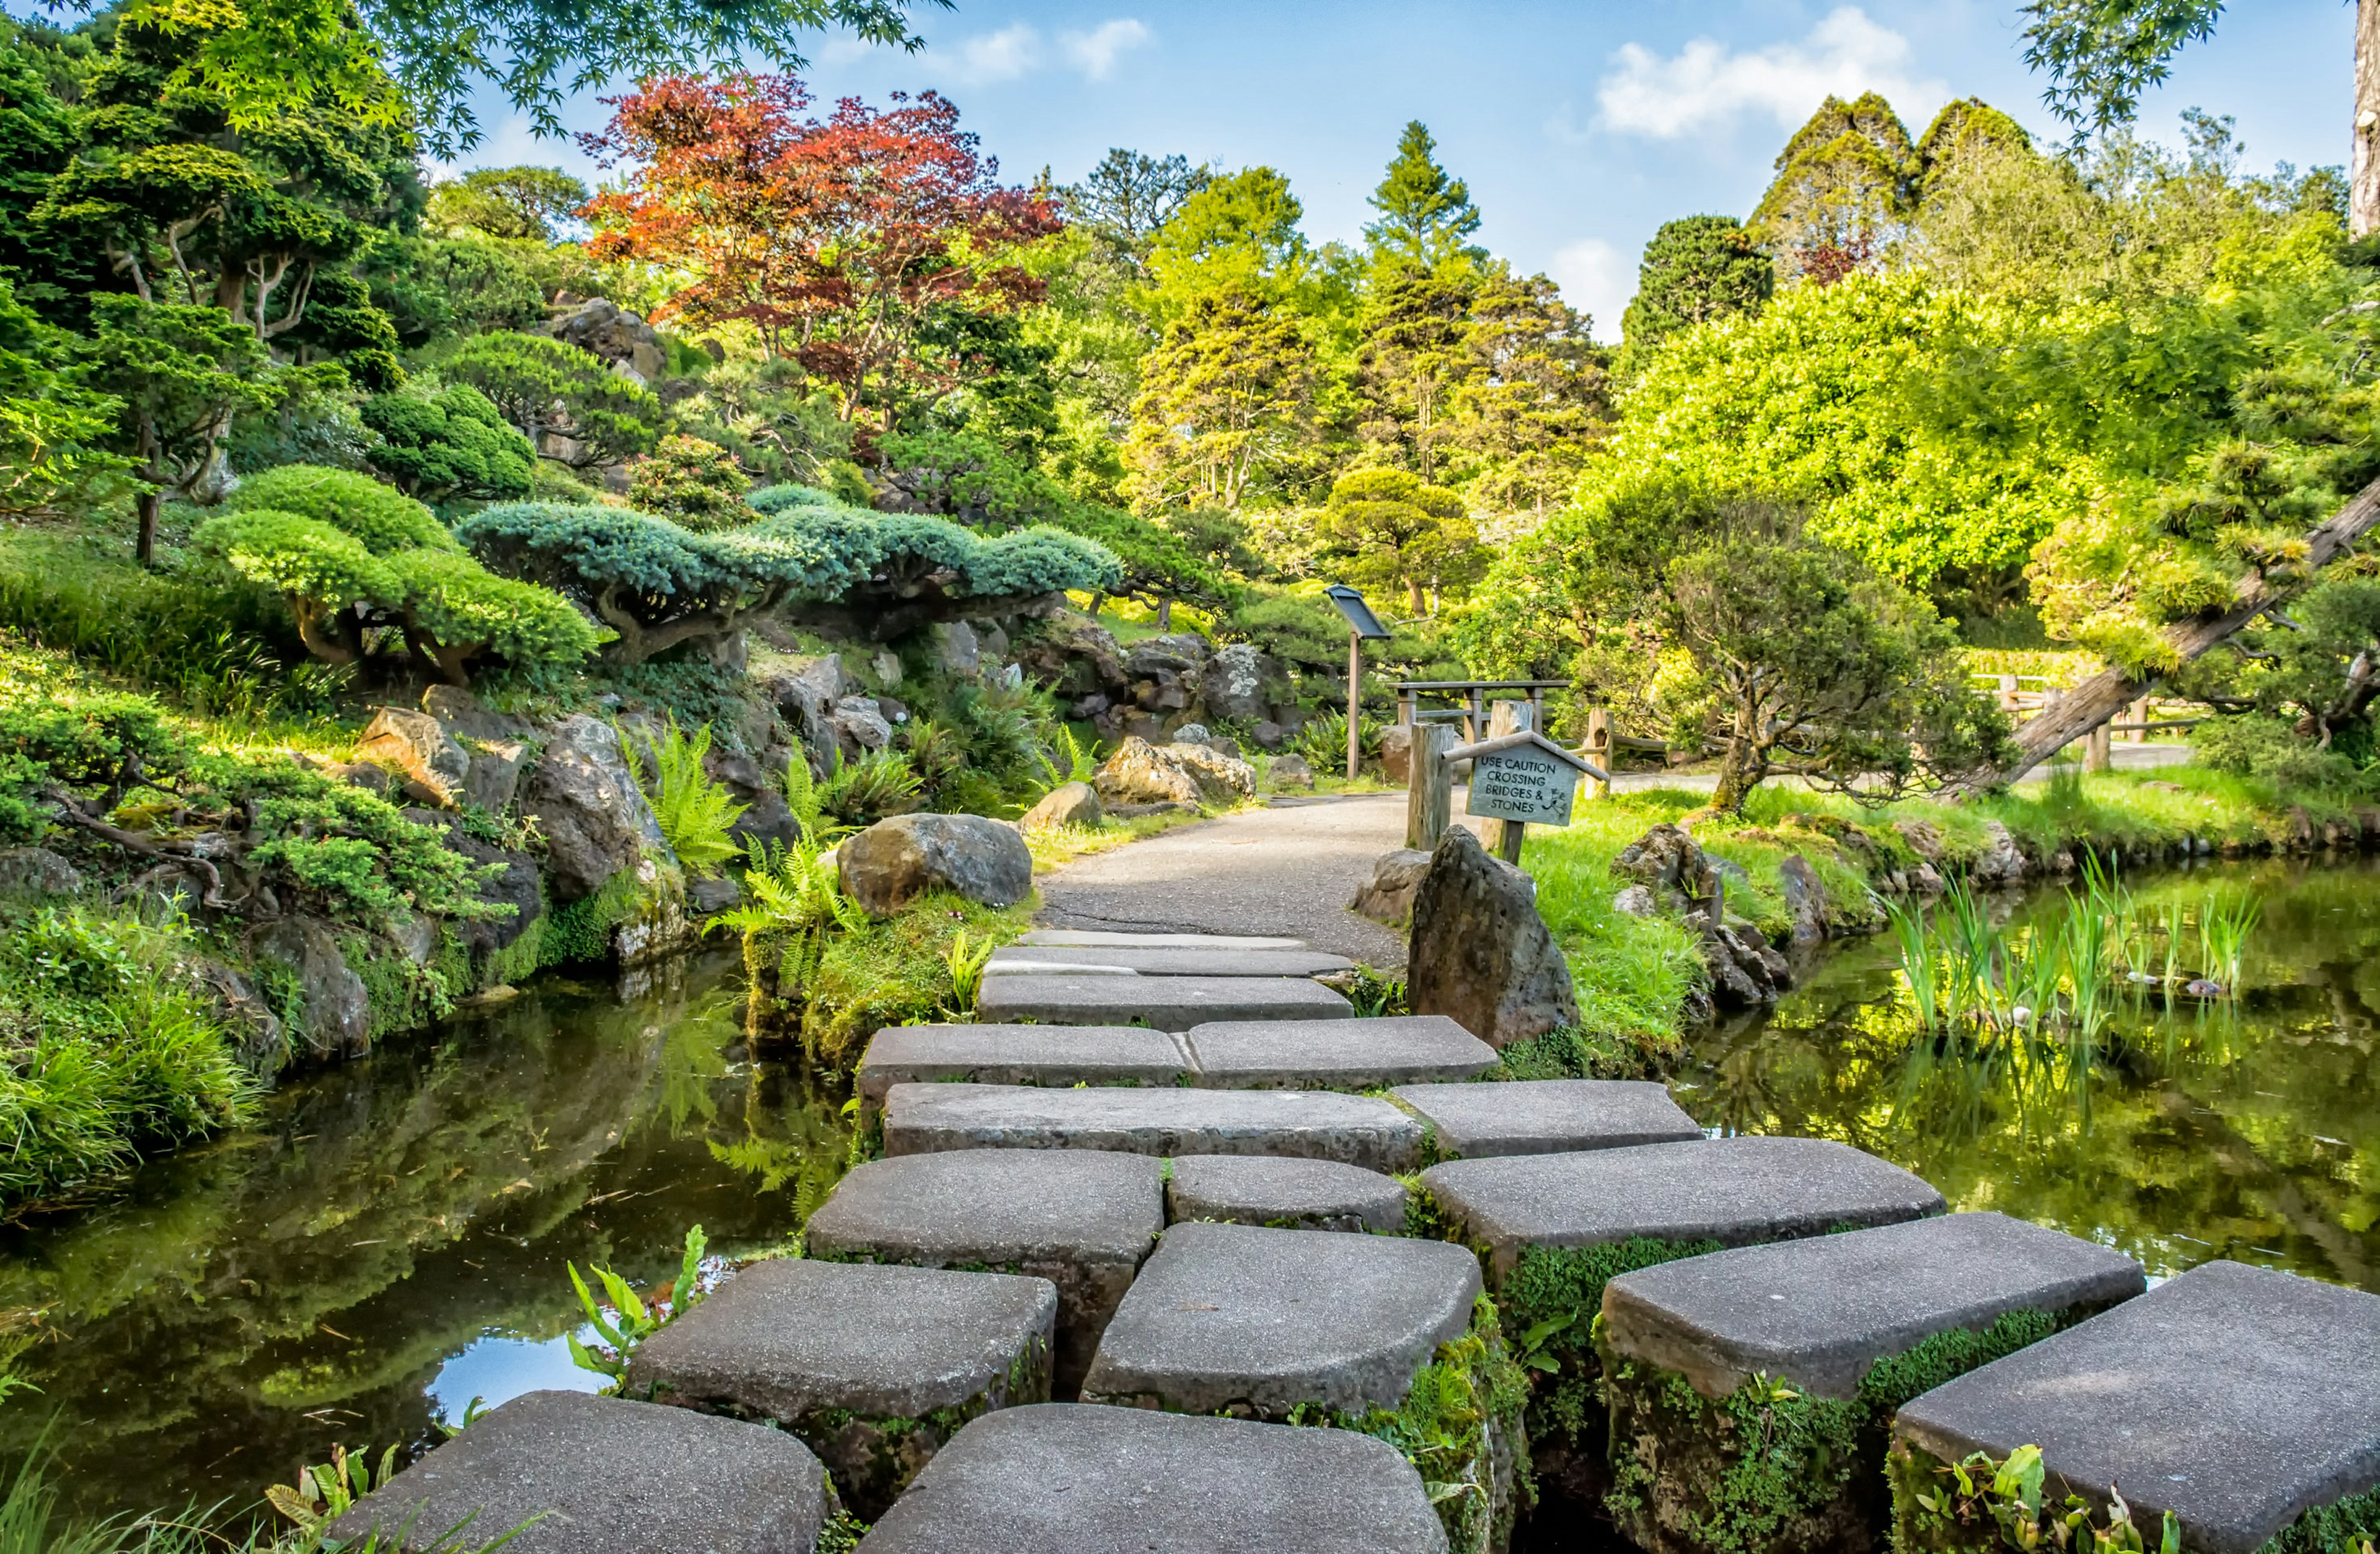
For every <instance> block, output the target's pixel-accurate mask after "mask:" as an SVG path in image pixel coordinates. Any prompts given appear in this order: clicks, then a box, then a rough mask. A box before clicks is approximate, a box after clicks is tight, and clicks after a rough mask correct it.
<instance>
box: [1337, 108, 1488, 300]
mask: <svg viewBox="0 0 2380 1554" xmlns="http://www.w3.org/2000/svg"><path fill="white" fill-rule="evenodd" d="M1371 205H1372V209H1374V210H1376V211H1378V212H1380V219H1379V220H1378V221H1375V222H1372V223H1369V224H1368V225H1366V226H1365V228H1364V238H1365V241H1366V242H1367V243H1369V244H1370V245H1371V247H1372V255H1373V260H1374V262H1375V263H1376V264H1377V265H1379V266H1381V267H1383V268H1387V269H1390V270H1395V269H1419V270H1427V271H1435V270H1439V269H1441V268H1444V267H1445V266H1448V265H1450V264H1463V263H1476V262H1477V261H1481V260H1484V259H1486V258H1487V257H1488V251H1487V250H1486V249H1481V248H1478V247H1475V246H1474V245H1473V244H1471V243H1469V242H1468V241H1466V239H1468V238H1469V237H1470V236H1471V235H1472V234H1473V233H1475V232H1476V231H1478V230H1479V211H1478V208H1477V207H1476V206H1475V205H1473V204H1472V203H1471V189H1470V186H1468V185H1467V184H1465V183H1464V182H1463V180H1462V179H1461V178H1454V177H1449V176H1447V172H1446V169H1445V168H1443V167H1441V166H1439V163H1438V142H1437V140H1434V139H1432V138H1431V136H1430V133H1429V130H1428V128H1427V127H1426V126H1424V125H1423V123H1422V122H1421V121H1420V120H1419V119H1415V120H1413V121H1412V122H1411V123H1409V124H1407V125H1406V126H1405V127H1404V133H1403V134H1402V135H1400V136H1399V137H1398V138H1397V154H1396V155H1395V156H1394V157H1393V158H1391V159H1390V163H1389V171H1388V176H1386V177H1384V178H1382V179H1381V180H1380V186H1379V188H1376V189H1374V190H1373V191H1372V196H1371Z"/></svg>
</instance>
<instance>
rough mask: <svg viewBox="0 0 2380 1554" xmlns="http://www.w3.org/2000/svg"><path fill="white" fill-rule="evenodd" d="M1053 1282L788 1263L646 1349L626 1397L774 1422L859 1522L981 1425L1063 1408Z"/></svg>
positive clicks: (735, 1288) (737, 1281)
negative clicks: (1053, 1399) (1005, 1415)
mask: <svg viewBox="0 0 2380 1554" xmlns="http://www.w3.org/2000/svg"><path fill="white" fill-rule="evenodd" d="M1057 1318H1058V1290H1057V1286H1055V1285H1053V1284H1051V1283H1050V1281H1048V1280H1046V1279H1019V1278H1015V1277H1013V1276H1011V1275H1008V1274H1002V1273H953V1272H946V1271H943V1270H941V1269H920V1268H881V1267H871V1266H866V1265H858V1264H851V1263H826V1262H817V1261H812V1260H809V1259H807V1258H794V1257H785V1258H776V1259H772V1260H771V1261H767V1262H760V1263H755V1264H753V1265H752V1266H751V1267H749V1268H747V1269H744V1270H742V1271H741V1272H739V1273H737V1274H736V1275H735V1277H733V1278H731V1279H729V1280H728V1281H726V1282H725V1283H723V1284H722V1285H721V1286H720V1287H719V1288H718V1289H717V1290H715V1291H713V1292H712V1293H711V1294H710V1298H709V1299H707V1300H705V1301H704V1302H703V1303H702V1304H701V1305H698V1306H696V1307H695V1308H694V1309H693V1310H692V1311H689V1312H687V1313H686V1315H685V1316H684V1317H679V1318H678V1319H677V1320H676V1321H674V1322H672V1323H671V1324H670V1325H669V1326H668V1327H666V1328H663V1329H662V1330H661V1331H660V1332H657V1333H655V1334H654V1335H653V1336H652V1337H650V1338H649V1339H647V1340H646V1341H645V1342H643V1343H641V1344H639V1345H637V1351H636V1354H635V1355H634V1356H633V1357H632V1358H631V1359H630V1360H629V1362H628V1375H627V1383H626V1388H625V1392H626V1395H627V1396H630V1397H637V1398H650V1399H651V1400H652V1401H653V1402H665V1403H674V1404H676V1405H678V1406H680V1407H685V1408H698V1409H701V1410H703V1411H704V1412H706V1413H710V1414H728V1415H730V1416H732V1417H735V1418H739V1419H755V1420H773V1421H774V1422H775V1423H777V1424H779V1425H782V1426H783V1427H785V1428H786V1429H788V1430H790V1431H792V1432H793V1433H794V1435H795V1436H796V1437H798V1438H799V1439H801V1440H802V1442H803V1443H804V1444H805V1445H807V1446H808V1447H809V1449H810V1450H811V1451H815V1452H817V1453H818V1455H819V1458H820V1461H822V1462H824V1463H826V1466H827V1470H828V1471H829V1472H831V1473H832V1474H833V1475H834V1484H835V1488H836V1489H837V1491H838V1492H840V1494H841V1495H842V1497H843V1499H844V1503H845V1504H846V1505H848V1506H850V1508H851V1510H852V1512H853V1514H854V1515H856V1516H857V1517H858V1518H859V1519H860V1520H861V1521H863V1522H872V1521H874V1520H875V1519H876V1518H877V1517H879V1516H881V1515H882V1514H884V1512H885V1510H886V1509H887V1508H888V1507H890V1506H891V1505H892V1501H893V1499H894V1498H895V1497H896V1496H898V1495H899V1494H900V1492H901V1490H902V1489H903V1488H905V1487H906V1486H907V1485H908V1483H909V1481H910V1480H911V1479H912V1478H915V1477H916V1476H917V1470H918V1469H920V1468H922V1467H924V1466H925V1465H926V1463H928V1462H929V1460H931V1458H932V1457H933V1454H934V1452H935V1451H938V1450H939V1449H941V1446H942V1445H943V1444H944V1443H945V1442H947V1441H948V1440H949V1439H950V1438H951V1437H952V1436H953V1435H954V1434H956V1433H957V1431H958V1430H959V1428H960V1427H962V1426H964V1425H965V1423H966V1422H967V1421H968V1420H970V1419H973V1418H976V1417H977V1416H978V1415H980V1414H989V1413H990V1412H991V1411H992V1410H994V1409H999V1408H1010V1407H1014V1406H1015V1405H1017V1404H1019V1403H1029V1402H1049V1401H1050V1353H1051V1343H1052V1341H1053V1339H1054V1337H1055V1334H1056V1331H1057Z"/></svg>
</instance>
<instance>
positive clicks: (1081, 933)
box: [1016, 929, 1305, 950]
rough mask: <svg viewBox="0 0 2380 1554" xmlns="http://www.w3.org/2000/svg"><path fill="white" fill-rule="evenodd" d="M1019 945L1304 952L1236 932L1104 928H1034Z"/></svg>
mask: <svg viewBox="0 0 2380 1554" xmlns="http://www.w3.org/2000/svg"><path fill="white" fill-rule="evenodd" d="M1016 942H1017V943H1019V944H1078V945H1085V946H1088V945H1103V946H1109V947H1112V948H1120V949H1125V950H1161V949H1176V950H1303V949H1305V941H1304V940H1303V939H1268V938H1264V937H1262V936H1259V935H1252V934H1236V933H1115V932H1111V931H1110V930H1108V929H1029V930H1027V931H1026V932H1025V933H1022V934H1020V935H1018V936H1017V940H1016Z"/></svg>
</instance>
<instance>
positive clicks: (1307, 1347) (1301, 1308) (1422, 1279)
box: [1083, 1223, 1479, 1419]
mask: <svg viewBox="0 0 2380 1554" xmlns="http://www.w3.org/2000/svg"><path fill="white" fill-rule="evenodd" d="M1478 1295H1479V1264H1478V1261H1477V1259H1475V1258H1474V1257H1472V1256H1471V1255H1470V1254H1469V1253H1467V1252H1465V1251H1463V1248H1461V1247H1459V1246H1450V1245H1448V1244H1446V1243H1444V1242H1442V1241H1407V1240H1404V1239H1403V1238H1401V1237H1395V1236H1375V1235H1342V1234H1337V1233H1334V1232H1330V1231H1291V1230H1269V1229H1263V1228H1260V1227H1257V1226H1255V1225H1219V1224H1203V1223H1191V1224H1177V1225H1175V1226H1174V1227H1173V1228H1172V1230H1169V1231H1167V1232H1165V1238H1164V1240H1163V1242H1162V1243H1161V1244H1160V1245H1159V1247H1158V1249H1157V1255H1156V1256H1155V1257H1151V1258H1149V1259H1148V1264H1147V1267H1146V1268H1144V1269H1141V1273H1140V1277H1139V1279H1138V1280H1136V1281H1134V1283H1133V1287H1132V1291H1131V1293H1129V1294H1127V1295H1125V1296H1124V1298H1123V1305H1122V1306H1121V1307H1119V1308H1118V1309H1117V1311H1116V1314H1115V1318H1114V1320H1112V1321H1111V1322H1110V1323H1109V1324H1108V1329H1107V1334H1106V1336H1105V1337H1103V1338H1101V1339H1100V1340H1099V1355H1098V1357H1097V1358H1096V1359H1094V1360H1093V1361H1092V1362H1091V1373H1090V1375H1089V1377H1088V1378H1086V1379H1085V1380H1084V1382H1083V1399H1084V1401H1085V1402H1117V1403H1130V1404H1133V1405H1135V1406H1139V1407H1157V1408H1162V1409H1165V1410H1167V1411H1169V1412H1172V1413H1177V1414H1220V1413H1226V1412H1228V1413H1231V1414H1235V1415H1240V1416H1248V1415H1253V1416H1255V1417H1257V1418H1264V1419H1286V1418H1288V1417H1289V1415H1290V1413H1291V1411H1292V1410H1293V1409H1295V1408H1297V1407H1298V1406H1299V1405H1301V1404H1312V1403H1319V1404H1322V1405H1324V1406H1326V1407H1328V1408H1331V1409H1334V1410H1336V1411H1338V1412H1340V1413H1342V1414H1362V1413H1363V1412H1364V1411H1365V1410H1366V1409H1367V1408H1384V1409H1394V1408H1396V1407H1397V1406H1398V1405H1399V1404H1400V1403H1402V1402H1403V1401H1404V1397H1405V1393H1406V1392H1407V1391H1408V1390H1410V1389H1411V1388H1412V1386H1413V1379H1414V1376H1415V1373H1416V1372H1418V1371H1419V1370H1420V1369H1421V1368H1422V1366H1426V1365H1427V1364H1429V1362H1430V1360H1431V1358H1432V1356H1434V1355H1435V1354H1437V1353H1438V1347H1439V1344H1441V1343H1450V1342H1453V1341H1454V1340H1456V1339H1458V1338H1461V1337H1462V1336H1463V1332H1464V1330H1465V1329H1468V1328H1469V1327H1470V1325H1471V1305H1472V1302H1473V1301H1474V1300H1475V1299H1476V1298H1477V1297H1478Z"/></svg>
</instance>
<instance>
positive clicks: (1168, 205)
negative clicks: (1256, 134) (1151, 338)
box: [1058, 146, 1215, 270]
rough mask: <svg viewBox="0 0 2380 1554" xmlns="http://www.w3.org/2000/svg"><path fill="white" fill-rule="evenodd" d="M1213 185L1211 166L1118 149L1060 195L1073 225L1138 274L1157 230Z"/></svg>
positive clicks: (1114, 149) (1177, 158)
mask: <svg viewBox="0 0 2380 1554" xmlns="http://www.w3.org/2000/svg"><path fill="white" fill-rule="evenodd" d="M1214 181H1215V175H1214V172H1213V170H1212V169H1210V168H1208V166H1207V165H1206V164H1204V163H1201V164H1198V165H1197V166H1196V167H1193V166H1192V165H1191V164H1190V159H1189V158H1188V157H1186V156H1183V155H1181V154H1180V153H1179V152H1177V153H1175V154H1174V155H1172V156H1149V155H1147V154H1146V153H1145V152H1135V151H1126V150H1125V149H1124V148H1123V147H1122V146H1116V147H1113V148H1111V150H1110V151H1109V152H1108V154H1107V155H1105V156H1103V157H1101V158H1100V159H1099V165H1097V166H1096V167H1093V168H1092V169H1091V170H1090V171H1089V172H1088V173H1087V174H1085V175H1084V176H1083V181H1082V182H1080V183H1076V184H1068V185H1066V186H1065V187H1064V188H1061V189H1060V190H1059V191H1058V192H1059V195H1060V196H1061V197H1062V199H1063V200H1064V201H1065V207H1066V215H1067V219H1068V222H1069V223H1070V224H1071V225H1075V226H1078V227H1083V228H1086V229H1087V230H1088V232H1089V234H1090V235H1091V236H1092V237H1095V238H1096V239H1097V240H1098V241H1099V243H1100V244H1101V245H1103V246H1104V248H1105V249H1106V251H1107V252H1108V253H1109V254H1110V255H1111V256H1112V257H1114V258H1117V259H1120V260H1122V261H1124V262H1126V263H1128V264H1130V265H1131V266H1132V267H1133V268H1134V269H1135V270H1138V269H1139V268H1140V267H1141V265H1143V264H1144V263H1146V262H1147V258H1148V250H1149V246H1150V245H1151V244H1152V243H1154V242H1155V241H1156V239H1157V234H1158V230H1159V229H1160V227H1162V226H1164V225H1166V224H1167V223H1168V222H1171V221H1172V219H1173V218H1174V217H1175V216H1176V215H1178V214H1180V213H1181V211H1182V207H1183V205H1184V203H1185V202H1187V201H1188V200H1189V199H1190V198H1191V197H1192V196H1193V195H1196V194H1197V193H1199V192H1200V191H1202V190H1204V189H1205V188H1207V186H1208V185H1209V184H1211V183H1213V182H1214Z"/></svg>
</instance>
